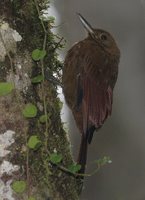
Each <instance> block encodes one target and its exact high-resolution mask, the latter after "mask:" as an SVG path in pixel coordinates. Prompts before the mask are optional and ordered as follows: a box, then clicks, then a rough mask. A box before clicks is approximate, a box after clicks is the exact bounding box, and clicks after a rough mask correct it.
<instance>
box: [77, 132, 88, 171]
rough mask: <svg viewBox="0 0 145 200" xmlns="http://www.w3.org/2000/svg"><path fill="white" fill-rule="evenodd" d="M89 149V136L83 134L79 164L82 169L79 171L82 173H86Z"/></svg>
mask: <svg viewBox="0 0 145 200" xmlns="http://www.w3.org/2000/svg"><path fill="white" fill-rule="evenodd" d="M87 150H88V140H87V137H85V136H84V135H82V138H81V145H80V150H79V156H78V164H80V165H81V169H80V171H79V173H81V174H84V173H85V168H86V161H87Z"/></svg>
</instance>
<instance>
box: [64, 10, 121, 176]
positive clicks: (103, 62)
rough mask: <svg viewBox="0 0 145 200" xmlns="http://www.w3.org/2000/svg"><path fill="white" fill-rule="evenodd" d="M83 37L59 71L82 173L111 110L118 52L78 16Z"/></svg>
mask: <svg viewBox="0 0 145 200" xmlns="http://www.w3.org/2000/svg"><path fill="white" fill-rule="evenodd" d="M78 16H79V19H80V20H81V22H82V24H83V26H84V28H85V29H86V30H87V32H88V36H87V38H85V39H84V40H82V41H80V42H78V43H76V44H74V46H73V47H72V48H71V49H70V50H69V51H68V53H67V55H66V58H65V62H64V68H63V78H62V79H63V92H64V96H65V100H66V103H67V105H68V106H69V108H70V109H71V110H72V113H73V116H74V119H75V121H76V125H77V127H78V128H79V130H80V132H81V135H82V136H81V145H80V151H79V157H78V163H79V164H80V165H81V170H80V173H84V172H85V165H86V159H87V146H88V144H90V143H91V141H92V137H93V133H94V131H95V130H98V129H99V128H101V126H102V125H103V123H104V122H105V120H106V119H107V117H108V116H109V115H111V111H112V100H113V89H114V86H115V83H116V80H117V76H118V64H119V58H120V50H119V48H118V46H117V44H116V42H115V40H114V38H113V37H112V36H111V35H110V33H108V32H107V31H104V30H101V29H94V28H92V26H91V25H90V24H89V23H88V22H87V21H86V19H85V18H84V17H83V16H82V15H81V14H79V13H78Z"/></svg>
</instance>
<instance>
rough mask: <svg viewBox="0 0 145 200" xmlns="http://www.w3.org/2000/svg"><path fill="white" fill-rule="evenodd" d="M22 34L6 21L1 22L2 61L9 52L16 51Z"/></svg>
mask: <svg viewBox="0 0 145 200" xmlns="http://www.w3.org/2000/svg"><path fill="white" fill-rule="evenodd" d="M21 40H22V37H21V35H20V34H19V33H18V32H17V31H16V30H14V29H12V28H10V26H9V24H8V23H7V22H5V21H2V22H1V23H0V62H3V61H4V60H5V56H6V55H7V54H8V53H9V52H12V53H14V54H15V53H16V49H17V42H19V41H21Z"/></svg>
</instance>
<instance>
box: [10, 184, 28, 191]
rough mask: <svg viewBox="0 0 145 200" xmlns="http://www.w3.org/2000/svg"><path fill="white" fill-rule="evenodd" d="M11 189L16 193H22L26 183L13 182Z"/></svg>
mask: <svg viewBox="0 0 145 200" xmlns="http://www.w3.org/2000/svg"><path fill="white" fill-rule="evenodd" d="M12 189H13V190H14V191H15V192H16V193H23V192H24V191H25V190H26V182H25V181H14V182H13V183H12Z"/></svg>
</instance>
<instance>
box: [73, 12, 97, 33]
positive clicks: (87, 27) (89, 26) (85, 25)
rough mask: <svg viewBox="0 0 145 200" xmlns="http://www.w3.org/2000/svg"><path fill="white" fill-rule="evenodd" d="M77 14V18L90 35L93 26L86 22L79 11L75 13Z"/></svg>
mask: <svg viewBox="0 0 145 200" xmlns="http://www.w3.org/2000/svg"><path fill="white" fill-rule="evenodd" d="M77 15H78V16H79V19H80V21H81V22H82V24H83V26H84V28H85V29H86V30H87V31H88V32H89V33H90V34H91V35H94V31H93V28H92V27H91V25H90V24H89V23H88V22H87V20H86V19H85V18H84V17H83V16H82V15H81V14H80V13H77Z"/></svg>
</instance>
